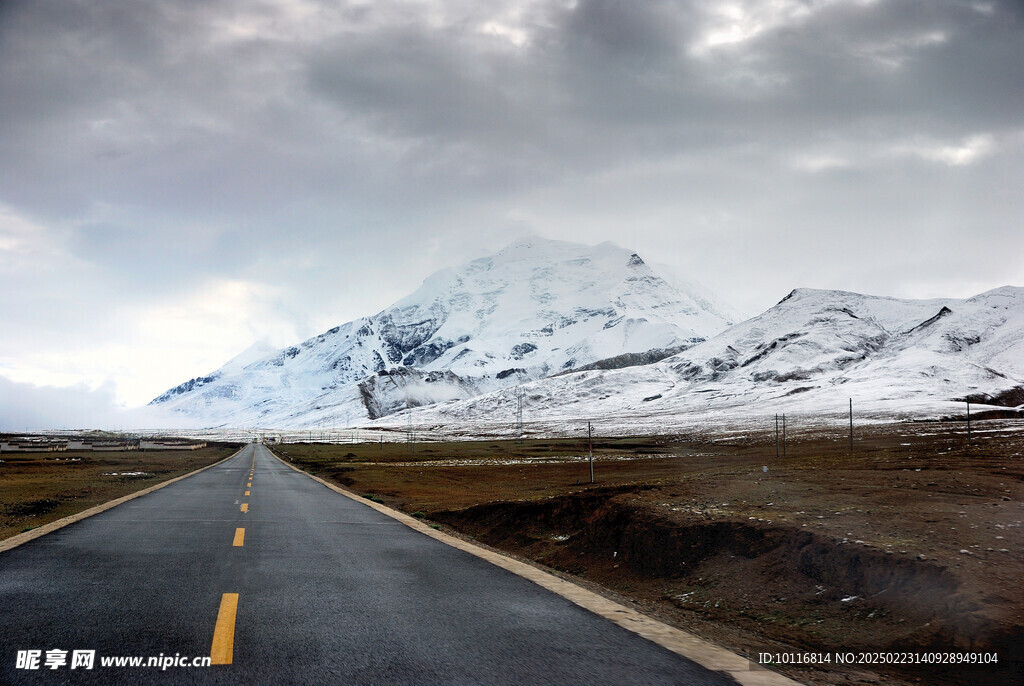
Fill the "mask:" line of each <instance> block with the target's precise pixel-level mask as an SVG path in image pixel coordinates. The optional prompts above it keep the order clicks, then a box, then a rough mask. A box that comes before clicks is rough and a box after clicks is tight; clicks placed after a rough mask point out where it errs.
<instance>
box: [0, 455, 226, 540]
mask: <svg viewBox="0 0 1024 686" xmlns="http://www.w3.org/2000/svg"><path fill="white" fill-rule="evenodd" d="M236 450H238V446H235V445H219V444H211V445H208V446H207V447H206V448H201V449H199V450H167V451H129V452H92V451H68V452H62V453H8V452H4V453H0V460H2V461H0V540H2V539H5V538H9V537H10V536H14V535H16V534H19V533H22V532H24V531H29V530H31V529H34V528H36V527H38V526H42V525H43V524H48V523H49V522H52V521H55V520H57V519H60V518H62V517H67V516H70V515H73V514H76V513H78V512H81V511H82V510H87V509H88V508H90V507H93V506H94V505H99V504H101V503H105V502H108V501H111V500H114V499H116V498H120V497H121V496H124V495H128V494H129V493H134V492H135V491H141V490H142V489H144V488H149V487H150V486H154V485H156V484H158V483H160V482H162V481H167V480H168V479H173V478H174V477H176V476H181V475H182V474H187V473H188V472H191V471H193V470H196V469H199V468H200V467H205V466H206V465H208V464H213V463H214V462H217V461H218V460H222V459H224V458H225V457H228V456H229V455H231V454H232V453H234V452H235V451H236ZM124 472H145V473H144V474H142V475H138V476H123V474H124Z"/></svg>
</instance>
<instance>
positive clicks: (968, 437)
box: [967, 400, 971, 445]
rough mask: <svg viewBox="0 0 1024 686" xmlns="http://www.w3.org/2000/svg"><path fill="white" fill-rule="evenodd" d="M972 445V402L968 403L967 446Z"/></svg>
mask: <svg viewBox="0 0 1024 686" xmlns="http://www.w3.org/2000/svg"><path fill="white" fill-rule="evenodd" d="M970 444H971V401H970V400H968V401H967V445H970Z"/></svg>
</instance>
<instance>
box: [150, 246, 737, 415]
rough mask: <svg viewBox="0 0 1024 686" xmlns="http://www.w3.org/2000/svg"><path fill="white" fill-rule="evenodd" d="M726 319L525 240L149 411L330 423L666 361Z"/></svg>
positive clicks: (624, 259) (578, 251)
mask: <svg viewBox="0 0 1024 686" xmlns="http://www.w3.org/2000/svg"><path fill="white" fill-rule="evenodd" d="M733 321H734V320H733V319H731V318H730V317H729V315H728V314H724V313H722V312H720V311H719V310H718V309H717V308H716V307H715V305H712V304H711V301H709V299H708V298H707V297H705V296H703V295H700V294H694V295H691V294H689V293H687V292H686V291H680V290H677V289H676V288H673V287H672V286H670V285H669V284H668V283H667V282H666V281H665V280H664V279H662V278H661V277H660V276H658V275H657V274H656V273H655V272H654V271H652V270H651V268H650V267H648V265H647V264H645V263H644V261H643V260H642V259H641V258H640V257H639V256H637V255H636V254H634V253H631V252H630V251H628V250H624V249H622V248H619V247H617V246H615V245H613V244H611V243H603V244H601V245H598V246H584V245H578V244H574V243H565V242H560V241H550V240H545V239H540V238H530V239H526V240H522V241H518V242H516V243H513V244H512V245H510V246H508V247H507V248H505V249H504V250H501V251H500V252H498V253H497V254H495V255H492V256H490V257H485V258H481V259H477V260H473V261H472V262H470V263H468V264H466V265H464V266H462V267H460V268H454V269H445V270H442V271H440V272H437V273H436V274H434V275H433V276H431V277H429V278H428V279H427V280H426V281H424V283H423V285H422V286H421V287H420V288H419V289H418V290H416V291H415V292H414V293H412V294H411V295H410V296H408V297H407V298H404V299H403V300H400V301H399V302H397V303H395V304H394V305H392V306H391V307H388V308H386V309H385V310H383V311H381V312H379V313H377V314H375V315H373V316H370V317H363V318H360V319H357V320H355V321H352V322H348V323H346V324H343V325H341V326H338V327H335V328H333V329H331V330H329V331H326V332H324V333H322V334H320V335H319V336H316V337H315V338H311V339H309V340H307V341H305V342H303V343H302V344H300V345H297V346H293V347H289V348H285V349H283V350H278V351H274V352H273V353H272V354H267V355H262V356H260V355H257V356H256V357H257V358H258V359H252V357H253V355H251V354H250V353H249V352H248V351H247V353H243V354H242V355H240V356H239V357H238V358H235V360H232V361H231V362H229V363H228V364H227V365H225V366H224V367H222V368H221V369H219V370H217V371H215V372H213V373H211V374H209V375H207V376H203V377H198V378H195V379H192V380H190V381H187V382H185V383H183V384H181V385H179V386H176V387H175V388H172V389H170V390H168V391H167V392H166V393H164V394H162V395H161V396H159V397H158V398H156V399H154V400H153V401H152V403H150V404H151V405H155V406H158V407H162V408H164V409H166V410H169V411H171V412H174V413H178V415H179V416H182V415H183V416H185V417H191V418H195V419H197V420H199V421H201V422H202V423H204V424H206V425H214V426H217V425H219V426H225V425H233V426H242V425H250V426H251V425H260V426H289V427H302V426H332V425H333V426H343V425H349V424H351V423H354V422H361V421H365V420H367V419H371V418H375V417H380V416H384V415H387V414H389V413H391V412H394V411H397V410H401V409H404V408H406V407H416V406H421V405H427V404H432V403H435V402H439V401H447V400H454V399H460V398H461V399H464V398H469V397H472V396H475V395H478V394H480V393H483V392H490V391H493V390H495V389H500V388H505V387H509V386H514V385H517V384H520V383H523V382H525V381H529V380H533V379H538V378H543V377H546V376H549V375H552V374H556V373H559V372H563V371H566V370H572V369H575V368H578V367H581V366H584V365H588V364H591V363H594V362H597V361H599V360H603V359H606V358H613V357H615V356H621V355H623V354H625V353H646V352H648V351H657V350H663V351H666V352H665V353H664V354H668V353H670V352H675V351H678V350H682V349H685V348H687V347H689V346H692V345H694V344H696V343H699V342H701V341H703V340H705V339H706V338H707V337H708V336H710V335H713V334H716V333H718V332H719V331H722V330H723V329H725V328H726V327H727V326H729V325H730V324H732V323H733ZM662 356H663V355H662ZM623 359H624V358H623Z"/></svg>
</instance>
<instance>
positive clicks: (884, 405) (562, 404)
mask: <svg viewBox="0 0 1024 686" xmlns="http://www.w3.org/2000/svg"><path fill="white" fill-rule="evenodd" d="M524 390H525V392H526V396H525V397H526V401H525V413H526V416H527V418H528V419H529V420H533V421H539V422H545V421H558V420H564V419H571V418H576V419H579V418H584V419H587V418H595V419H599V418H604V419H606V420H607V421H608V422H610V423H612V424H615V423H619V424H624V425H631V426H632V427H633V429H634V430H640V426H641V425H642V424H643V423H645V422H646V423H649V424H650V427H648V428H647V429H643V430H650V431H657V430H659V428H660V430H664V429H665V428H666V426H668V425H671V423H672V422H681V423H686V421H685V420H687V419H689V420H692V421H693V422H697V421H700V420H702V419H706V418H708V417H711V416H715V415H719V416H722V415H730V416H743V415H746V416H748V417H749V416H754V415H764V416H768V417H770V416H771V415H772V413H774V412H786V411H789V412H798V413H807V414H827V413H841V412H844V411H845V410H846V408H847V403H848V399H850V398H852V399H853V402H854V405H855V407H856V410H857V412H858V413H868V414H874V415H889V416H899V415H903V416H918V417H921V416H927V415H929V414H930V415H931V416H935V415H941V414H945V413H951V412H957V413H962V412H963V409H964V405H963V402H962V401H963V400H964V399H970V400H971V401H972V402H974V403H978V404H985V403H989V404H993V405H1003V406H1017V405H1018V404H1019V403H1020V402H1021V399H1022V398H1024V289H1022V288H1016V287H1011V286H1006V287H1002V288H997V289H995V290H992V291H988V292H986V293H982V294H980V295H977V296H974V297H972V298H968V299H965V300H956V299H938V300H899V299H895V298H884V297H873V296H867V295H860V294H857V293H847V292H842V291H826V290H814V289H797V290H795V291H793V292H792V293H790V294H789V295H788V296H786V297H785V298H783V300H782V301H781V302H779V303H778V304H777V305H775V306H774V307H772V308H770V309H769V310H767V311H766V312H764V313H763V314H761V315H759V316H757V317H754V318H753V319H749V320H747V321H745V322H742V323H740V324H737V325H735V326H733V327H730V328H729V329H726V330H725V331H723V332H722V333H720V334H718V335H717V336H714V337H713V338H711V339H709V340H708V341H706V342H703V343H701V344H698V345H695V346H693V347H691V348H689V349H687V350H685V351H683V352H680V353H679V354H677V355H674V356H672V357H669V358H667V359H665V360H663V361H661V362H658V363H656V364H651V365H647V366H642V367H631V368H628V369H618V370H607V371H605V370H592V371H581V372H577V373H573V374H567V375H563V376H559V377H555V378H548V379H543V380H540V381H536V382H533V383H530V384H528V385H526V386H525V387H524ZM514 403H515V399H514V397H512V396H511V395H510V394H509V393H507V392H497V393H491V394H487V395H482V396H479V397H476V398H473V399H470V400H467V401H463V402H458V403H447V404H444V405H437V406H435V407H433V408H429V409H424V410H417V411H415V415H416V423H417V424H421V425H422V424H425V425H444V424H445V423H447V422H451V421H452V420H454V419H459V420H462V421H472V420H486V419H488V418H499V417H500V418H506V417H509V416H510V414H511V411H512V410H511V408H512V407H514Z"/></svg>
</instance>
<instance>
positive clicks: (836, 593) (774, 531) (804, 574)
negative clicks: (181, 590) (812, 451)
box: [429, 487, 1024, 683]
mask: <svg viewBox="0 0 1024 686" xmlns="http://www.w3.org/2000/svg"><path fill="white" fill-rule="evenodd" d="M643 490H649V489H643ZM637 495H638V492H637V489H636V488H629V487H626V488H608V489H598V490H594V491H588V492H584V493H578V494H572V495H567V496H561V497H549V498H545V499H543V500H534V501H519V502H502V503H489V504H483V505H477V506H474V507H469V508H466V509H461V510H447V511H439V512H432V513H429V516H430V518H431V519H434V520H436V521H439V522H442V523H445V524H447V525H449V526H451V527H452V528H455V529H457V530H460V531H462V532H464V533H466V534H468V535H471V536H473V537H474V538H477V539H478V540H481V541H483V542H484V543H487V544H488V545H492V546H494V547H496V548H502V549H506V550H510V551H514V552H516V553H519V554H522V555H525V556H527V557H530V558H531V559H534V560H535V561H537V562H540V563H543V564H545V565H548V566H551V567H553V568H555V569H558V570H561V571H564V572H567V573H570V574H575V575H578V576H581V577H584V578H587V579H590V580H592V581H595V582H597V583H600V584H603V585H606V586H608V587H610V588H613V589H615V590H619V591H621V592H626V593H629V594H631V595H634V596H640V597H642V598H645V599H647V600H650V601H654V602H658V601H662V602H664V601H669V602H670V603H671V604H672V605H673V606H674V608H675V610H676V612H677V613H678V614H679V615H681V616H683V617H684V618H685V617H686V616H689V617H690V618H695V617H696V618H700V619H704V620H711V621H715V622H720V621H725V622H729V623H730V624H732V625H734V626H739V627H741V628H745V629H747V630H749V631H750V632H751V633H752V634H754V633H756V634H758V635H760V636H762V637H764V638H766V639H769V640H770V641H778V642H780V643H782V644H785V645H788V646H793V647H795V648H798V649H807V650H819V651H860V650H863V651H881V652H895V651H914V652H923V651H932V650H958V651H995V652H998V653H999V655H1000V659H1001V660H1004V661H1009V660H1014V659H1015V660H1018V661H1020V660H1022V659H1024V649H1022V646H1024V631H1022V630H1021V627H1020V626H1019V625H1018V626H1016V627H1014V626H1012V625H1008V624H1007V623H1006V622H1004V621H1000V618H999V617H997V616H994V615H998V614H999V613H998V609H997V608H994V607H992V605H991V602H986V599H985V598H980V597H978V596H977V595H976V594H974V593H972V592H971V591H969V590H966V589H964V588H963V585H962V584H961V583H960V582H959V581H958V580H957V578H956V576H955V575H954V574H952V573H950V571H948V570H947V569H946V568H945V567H944V566H942V565H941V564H937V563H936V562H933V561H930V560H926V559H916V558H907V557H904V556H894V555H891V554H886V553H884V552H881V551H877V550H873V549H870V548H866V547H863V546H860V545H855V544H854V543H855V542H852V541H850V542H842V541H838V540H836V539H834V538H831V537H829V536H823V535H818V534H816V533H814V532H812V531H809V530H807V529H804V528H799V527H794V526H788V525H773V524H764V523H760V522H750V521H739V520H733V521H713V522H701V521H693V522H689V523H687V522H685V521H680V518H678V517H670V516H666V515H664V514H662V513H661V512H660V511H659V508H657V507H656V506H652V504H651V503H650V502H649V497H643V498H640V497H637ZM647 495H648V496H649V495H650V494H647ZM989 600H991V599H989ZM684 623H685V619H684ZM755 643H756V640H755ZM750 648H751V650H755V649H757V648H758V646H756V645H751V646H750ZM760 648H761V649H767V643H765V644H762V645H761V646H760ZM905 671H907V672H909V673H911V674H912V675H913V676H914V677H917V678H919V677H920V676H921V675H922V673H923V670H922V669H921V668H920V666H918V667H915V668H914V669H913V670H905ZM924 673H927V674H928V682H929V683H931V682H935V683H938V682H944V683H971V682H974V683H982V682H984V683H1002V682H1003V680H1004V679H1005V678H1006V677H1007V674H1006V673H1005V671H1004V670H997V669H992V668H986V669H984V670H959V671H955V672H954V671H952V670H948V669H940V670H924ZM893 674H894V675H896V674H899V672H898V671H897V672H893ZM903 676H904V677H906V676H910V674H904V675H903Z"/></svg>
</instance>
